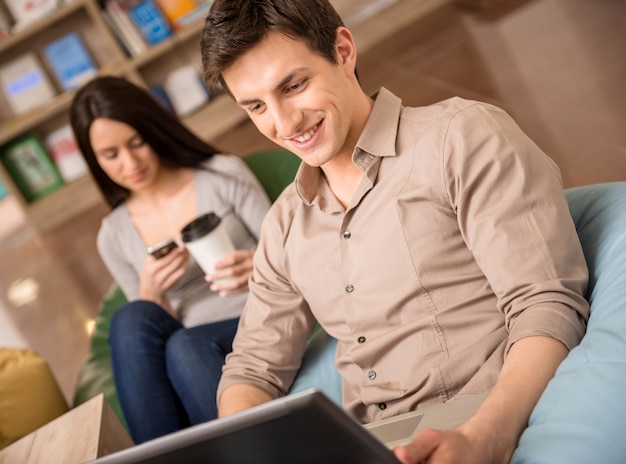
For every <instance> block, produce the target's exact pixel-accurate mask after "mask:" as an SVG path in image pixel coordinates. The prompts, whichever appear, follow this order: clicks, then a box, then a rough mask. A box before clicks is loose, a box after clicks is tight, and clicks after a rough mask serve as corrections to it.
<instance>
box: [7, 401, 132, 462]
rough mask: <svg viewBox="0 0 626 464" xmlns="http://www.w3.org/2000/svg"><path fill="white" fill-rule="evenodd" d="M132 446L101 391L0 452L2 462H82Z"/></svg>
mask: <svg viewBox="0 0 626 464" xmlns="http://www.w3.org/2000/svg"><path fill="white" fill-rule="evenodd" d="M131 446H133V441H132V440H131V438H130V436H129V435H128V433H127V432H126V429H125V428H124V426H123V425H122V423H121V422H120V421H119V419H118V418H117V416H116V415H115V413H114V412H113V410H112V409H111V406H109V403H108V402H107V400H106V399H105V398H104V395H102V394H100V395H98V396H95V397H93V398H92V399H90V400H89V401H86V402H85V403H83V404H81V405H80V406H77V407H76V408H74V409H72V410H70V411H68V412H67V413H65V414H63V415H62V416H60V417H58V418H56V419H55V420H53V421H51V422H48V423H47V424H46V425H44V426H42V427H40V428H39V429H37V430H35V431H34V432H33V433H31V434H29V435H27V436H25V437H23V438H21V439H19V440H18V441H16V442H15V443H12V444H10V445H9V446H7V447H6V448H4V449H3V450H2V451H0V464H57V463H58V464H81V463H84V462H87V461H92V460H94V459H97V458H99V457H102V456H106V455H107V454H111V453H114V452H116V451H121V450H123V449H126V448H129V447H131Z"/></svg>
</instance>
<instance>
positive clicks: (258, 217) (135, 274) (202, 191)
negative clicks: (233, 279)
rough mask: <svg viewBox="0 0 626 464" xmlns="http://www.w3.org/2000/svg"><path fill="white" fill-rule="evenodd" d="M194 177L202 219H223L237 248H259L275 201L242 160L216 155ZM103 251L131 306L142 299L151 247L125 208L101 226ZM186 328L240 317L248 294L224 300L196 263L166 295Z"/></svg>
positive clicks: (116, 210)
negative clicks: (209, 215) (206, 216)
mask: <svg viewBox="0 0 626 464" xmlns="http://www.w3.org/2000/svg"><path fill="white" fill-rule="evenodd" d="M204 168H205V169H198V170H196V171H195V173H194V183H195V189H196V195H197V204H198V215H200V214H203V213H206V212H210V211H212V212H215V213H216V214H217V215H218V216H220V217H221V218H222V221H223V224H224V226H225V227H226V230H227V231H228V234H229V235H230V237H231V239H232V240H233V243H234V245H235V248H236V249H240V250H249V249H254V248H256V245H257V242H258V239H259V233H260V231H261V223H262V222H263V218H264V217H265V214H266V212H267V210H268V209H269V207H270V202H269V200H268V198H267V195H266V194H265V191H264V190H263V188H262V187H261V185H260V184H259V182H258V180H257V179H256V177H255V176H254V174H253V173H252V172H251V171H250V169H249V168H248V166H247V165H246V164H245V162H244V161H243V160H241V159H240V158H238V157H236V156H231V155H215V156H213V157H212V158H211V159H210V160H209V161H207V162H206V164H205V165H204ZM98 251H99V252H100V256H101V257H102V260H103V261H104V263H105V264H106V266H107V268H108V269H109V272H110V273H111V275H112V276H113V278H114V279H115V281H116V282H117V283H118V285H119V286H120V287H121V288H122V290H123V291H124V294H125V295H126V297H127V299H128V300H129V301H132V300H136V299H138V298H139V275H140V273H141V270H142V268H143V263H144V261H145V258H146V244H145V243H143V240H142V239H141V237H140V236H139V233H138V232H137V229H135V226H134V225H133V222H132V220H131V218H130V216H129V214H128V210H127V209H126V206H125V205H124V204H121V205H120V206H118V207H117V208H115V209H114V210H113V211H112V212H111V213H110V214H109V215H108V216H107V217H105V218H104V220H103V221H102V225H101V227H100V231H99V232H98ZM167 295H168V297H169V299H170V301H171V304H172V307H173V308H174V309H175V310H176V311H177V312H178V314H179V318H180V319H181V321H182V322H183V324H184V325H185V326H186V327H192V326H195V325H199V324H205V323H208V322H215V321H220V320H225V319H231V318H235V317H239V315H240V314H241V310H242V309H243V304H244V302H245V300H246V297H247V293H245V294H241V295H237V296H233V297H228V298H220V297H219V296H217V294H216V293H214V292H211V291H210V290H209V284H208V283H207V282H206V281H205V280H204V274H203V272H202V270H201V269H200V268H199V266H198V265H197V264H196V262H195V261H193V258H192V259H191V262H190V263H189V268H188V269H187V273H186V274H185V275H184V277H183V278H182V279H181V280H180V281H179V282H178V283H177V284H176V285H175V286H174V287H172V288H171V289H170V290H169V291H168V293H167Z"/></svg>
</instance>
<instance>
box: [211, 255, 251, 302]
mask: <svg viewBox="0 0 626 464" xmlns="http://www.w3.org/2000/svg"><path fill="white" fill-rule="evenodd" d="M252 256H254V251H252V250H236V251H235V252H234V253H233V254H232V255H230V256H227V257H226V258H222V259H220V260H219V261H216V262H215V264H214V266H215V272H213V273H212V274H209V275H207V276H206V277H205V279H206V281H207V282H209V283H211V290H213V291H214V292H218V293H219V295H220V296H222V297H224V296H232V295H237V294H239V293H243V292H247V291H248V279H249V278H250V276H251V275H252Z"/></svg>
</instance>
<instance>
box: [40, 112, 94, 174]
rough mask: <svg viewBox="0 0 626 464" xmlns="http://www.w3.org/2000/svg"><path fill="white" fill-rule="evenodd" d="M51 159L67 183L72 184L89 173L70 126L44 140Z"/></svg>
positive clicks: (56, 131) (67, 125)
mask: <svg viewBox="0 0 626 464" xmlns="http://www.w3.org/2000/svg"><path fill="white" fill-rule="evenodd" d="M44 142H45V144H46V148H47V149H48V153H50V157H51V158H52V160H53V161H54V163H55V164H56V165H57V168H58V169H59V172H60V173H61V177H63V180H64V181H65V182H72V181H73V180H76V179H78V178H79V177H82V176H84V175H85V174H87V172H88V171H89V168H88V167H87V162H86V161H85V159H84V158H83V155H82V154H81V152H80V150H79V148H78V145H77V144H76V139H75V138H74V133H73V132H72V128H71V127H70V125H69V124H66V125H65V126H63V127H61V128H60V129H57V130H55V131H54V132H51V133H50V134H48V136H47V137H45V140H44Z"/></svg>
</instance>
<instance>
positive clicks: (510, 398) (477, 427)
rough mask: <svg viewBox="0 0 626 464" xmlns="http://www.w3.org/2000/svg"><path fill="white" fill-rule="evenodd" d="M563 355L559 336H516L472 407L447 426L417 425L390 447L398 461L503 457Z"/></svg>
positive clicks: (482, 463)
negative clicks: (481, 398)
mask: <svg viewBox="0 0 626 464" xmlns="http://www.w3.org/2000/svg"><path fill="white" fill-rule="evenodd" d="M566 355H567V348H566V347H565V345H563V344H562V343H561V342H559V341H557V340H555V339H553V338H549V337H542V336H536V337H527V338H523V339H521V340H519V341H518V342H516V343H515V344H514V345H513V346H512V347H511V349H510V351H509V354H508V356H507V357H506V359H505V361H504V365H503V367H502V371H501V373H500V377H499V378H498V381H497V382H496V384H495V386H494V387H493V389H492V391H491V392H490V393H489V395H488V396H487V398H486V399H485V401H484V402H483V403H482V405H481V406H480V407H479V408H478V410H477V411H476V413H475V414H474V415H473V416H472V417H471V418H470V419H469V420H468V421H467V422H466V423H465V424H463V425H461V426H460V427H458V428H456V429H454V430H448V431H438V430H422V431H421V432H420V433H418V434H417V435H416V436H415V438H414V439H413V441H411V443H409V444H408V445H406V446H401V447H398V448H396V449H395V450H394V453H395V455H396V457H397V458H398V459H399V460H400V462H402V463H403V464H418V463H422V462H423V463H428V464H458V463H463V464H504V463H508V462H509V461H510V459H511V456H512V455H513V451H515V448H516V446H517V442H518V440H519V437H520V436H521V434H522V432H523V431H524V428H525V427H526V425H527V424H528V418H529V417H530V413H531V412H532V410H533V408H534V407H535V405H536V404H537V401H538V400H539V397H540V396H541V393H542V392H543V390H544V389H545V387H546V385H547V384H548V381H549V380H550V379H551V378H552V377H553V376H554V372H555V371H556V368H557V367H558V365H559V364H560V363H561V361H562V360H563V359H564V358H565V356H566Z"/></svg>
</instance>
